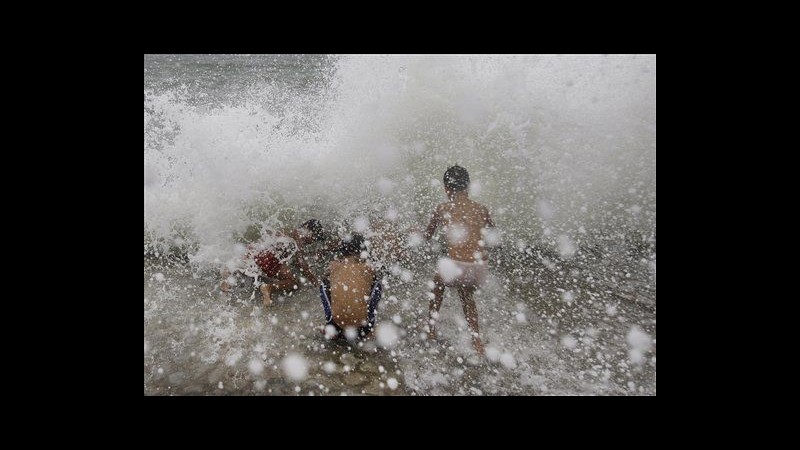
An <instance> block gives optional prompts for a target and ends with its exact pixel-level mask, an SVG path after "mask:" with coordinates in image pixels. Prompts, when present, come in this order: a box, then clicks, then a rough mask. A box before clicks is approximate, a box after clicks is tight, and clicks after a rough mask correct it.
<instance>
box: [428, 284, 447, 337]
mask: <svg viewBox="0 0 800 450" xmlns="http://www.w3.org/2000/svg"><path fill="white" fill-rule="evenodd" d="M433 284H434V286H433V299H431V302H430V304H429V305H428V339H436V337H437V335H436V320H438V319H439V308H441V307H442V300H443V299H444V281H443V280H442V277H440V276H439V274H438V273H437V274H436V275H435V276H434V277H433ZM434 316H435V317H434Z"/></svg>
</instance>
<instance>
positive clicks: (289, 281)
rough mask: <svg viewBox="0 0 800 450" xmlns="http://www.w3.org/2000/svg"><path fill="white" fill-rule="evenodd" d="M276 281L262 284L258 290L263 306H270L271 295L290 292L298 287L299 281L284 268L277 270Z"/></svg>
mask: <svg viewBox="0 0 800 450" xmlns="http://www.w3.org/2000/svg"><path fill="white" fill-rule="evenodd" d="M277 278H278V280H277V281H275V282H274V283H265V284H262V285H261V287H260V288H259V290H260V291H261V295H262V297H263V300H264V306H265V307H267V306H270V305H272V293H273V292H275V291H280V292H291V291H293V290H295V289H297V288H298V287H299V286H300V281H299V280H298V279H297V277H295V276H294V273H292V271H291V270H290V269H289V268H288V267H286V266H285V265H284V266H281V268H280V269H279V270H278V274H277Z"/></svg>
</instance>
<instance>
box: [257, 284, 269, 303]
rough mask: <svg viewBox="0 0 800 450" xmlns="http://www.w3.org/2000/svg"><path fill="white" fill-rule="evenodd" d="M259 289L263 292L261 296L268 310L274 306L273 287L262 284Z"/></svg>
mask: <svg viewBox="0 0 800 450" xmlns="http://www.w3.org/2000/svg"><path fill="white" fill-rule="evenodd" d="M259 289H260V290H261V296H262V297H263V300H264V307H265V308H268V307H270V306H272V285H269V284H262V285H261V287H260V288H259Z"/></svg>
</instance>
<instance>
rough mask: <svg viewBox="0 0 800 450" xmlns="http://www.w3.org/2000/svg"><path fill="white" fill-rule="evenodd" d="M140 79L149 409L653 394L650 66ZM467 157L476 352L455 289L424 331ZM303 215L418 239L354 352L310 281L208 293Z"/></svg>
mask: <svg viewBox="0 0 800 450" xmlns="http://www.w3.org/2000/svg"><path fill="white" fill-rule="evenodd" d="M144 84H145V85H144V88H145V89H144V90H145V105H144V113H145V114H144V115H145V124H144V185H145V186H144V187H145V202H144V203H145V204H144V218H145V227H144V298H145V308H144V309H145V313H144V323H145V325H144V339H145V368H144V372H145V378H144V392H145V394H146V395H171V394H177V395H277V394H280V395H342V394H345V395H514V394H522V395H655V394H656V376H655V374H656V350H655V348H656V232H655V228H656V183H655V147H656V133H655V129H656V120H655V55H343V56H341V55H336V56H331V55H145V72H144ZM453 164H460V165H462V166H464V167H466V168H467V169H468V170H469V172H470V176H471V180H472V183H471V185H470V190H469V194H470V198H473V199H475V200H476V201H478V202H480V203H482V204H484V205H486V206H487V207H488V208H489V210H490V211H491V214H492V216H493V218H494V222H495V223H496V224H497V230H498V231H499V235H498V239H497V240H498V243H497V248H492V249H491V250H490V251H491V252H492V257H491V259H490V269H491V276H490V278H489V280H488V282H487V284H486V285H485V286H484V287H483V289H481V291H479V292H478V293H476V295H475V301H476V304H477V308H478V315H479V320H480V328H481V333H482V335H483V338H484V343H485V344H486V345H487V355H486V358H483V359H482V358H477V357H476V356H475V355H474V353H473V351H472V348H471V345H470V338H469V335H468V333H467V331H466V330H467V327H466V323H465V320H464V315H463V312H462V309H461V305H460V300H459V299H458V298H457V296H456V295H454V293H453V292H451V291H450V290H447V291H446V293H445V301H444V305H443V307H442V310H441V316H440V318H439V325H438V329H439V334H440V339H438V340H437V341H435V342H430V341H428V340H427V339H425V332H424V331H425V324H426V321H427V309H428V291H429V287H428V285H427V284H428V282H429V281H430V280H431V279H432V276H433V271H434V268H435V266H436V261H437V259H438V257H440V256H442V255H443V254H444V250H443V244H444V243H445V240H444V239H443V238H442V236H441V235H439V236H437V238H435V239H434V240H433V242H432V243H431V245H424V244H421V243H420V242H419V239H418V237H419V236H418V235H417V236H416V237H415V235H414V234H413V233H414V232H415V231H416V232H419V231H420V228H421V227H424V226H425V225H426V224H427V221H428V220H429V218H430V214H431V212H432V210H433V208H434V207H435V205H436V204H437V203H439V202H442V201H444V200H445V197H444V192H443V189H442V181H441V179H442V174H443V172H444V170H445V169H446V168H447V167H449V166H450V165H453ZM312 217H313V218H317V219H320V221H321V222H322V223H323V225H324V226H325V227H326V230H327V231H329V232H330V233H331V234H332V235H334V236H336V235H338V236H339V237H341V236H343V235H344V234H346V233H349V232H352V231H353V230H354V229H355V230H358V228H359V227H361V228H363V227H364V224H366V223H368V222H369V220H370V219H373V218H384V219H386V220H387V221H389V222H392V223H393V224H394V225H395V226H396V227H397V228H398V229H399V230H400V231H402V232H403V233H404V235H403V236H404V239H406V241H405V243H406V244H407V245H408V247H409V248H408V251H409V252H410V254H411V256H410V257H409V258H407V259H405V260H402V261H400V262H399V264H398V265H397V266H396V267H394V268H393V270H392V271H391V273H390V275H389V276H388V278H387V279H386V282H387V283H388V285H387V286H386V288H385V291H384V299H383V301H382V302H381V304H380V307H379V311H378V322H379V326H378V328H377V330H376V333H375V336H374V337H373V338H372V339H371V340H368V341H367V342H366V343H364V344H363V345H362V346H353V345H347V344H344V343H332V342H329V341H327V340H326V339H325V338H324V336H323V335H322V334H321V333H320V332H319V331H318V329H317V328H318V327H319V326H320V325H321V324H322V322H323V312H322V307H321V304H320V301H319V298H318V296H317V290H316V288H315V287H312V286H309V287H306V288H304V289H301V290H300V291H299V292H298V293H297V294H296V295H294V296H292V297H287V298H283V299H279V300H277V301H276V302H275V304H274V305H273V306H272V307H270V308H268V309H264V308H263V306H262V305H261V302H260V294H259V293H258V292H254V291H253V290H252V287H248V286H246V285H245V286H239V287H237V288H236V289H235V290H234V293H233V295H232V296H230V297H229V298H227V297H221V296H220V294H219V291H218V289H217V286H218V284H219V281H220V280H219V268H220V267H221V266H222V265H223V264H224V263H226V262H229V261H232V260H233V259H234V255H235V254H236V252H237V248H241V245H242V244H246V243H249V242H251V241H253V240H254V239H256V238H257V237H258V231H259V230H260V229H264V228H283V227H294V226H297V225H298V224H299V223H301V222H303V221H305V220H307V219H309V218H312ZM487 245H488V244H487ZM488 247H493V245H488ZM315 269H316V270H317V273H320V271H321V270H322V266H321V265H317V267H316V268H315ZM251 297H252V298H251Z"/></svg>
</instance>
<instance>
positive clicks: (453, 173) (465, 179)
mask: <svg viewBox="0 0 800 450" xmlns="http://www.w3.org/2000/svg"><path fill="white" fill-rule="evenodd" d="M444 186H445V187H446V188H448V189H451V190H454V191H463V190H464V189H466V188H467V186H469V173H468V172H467V169H465V168H463V167H461V166H453V167H451V168H449V169H447V171H446V172H445V173H444Z"/></svg>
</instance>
